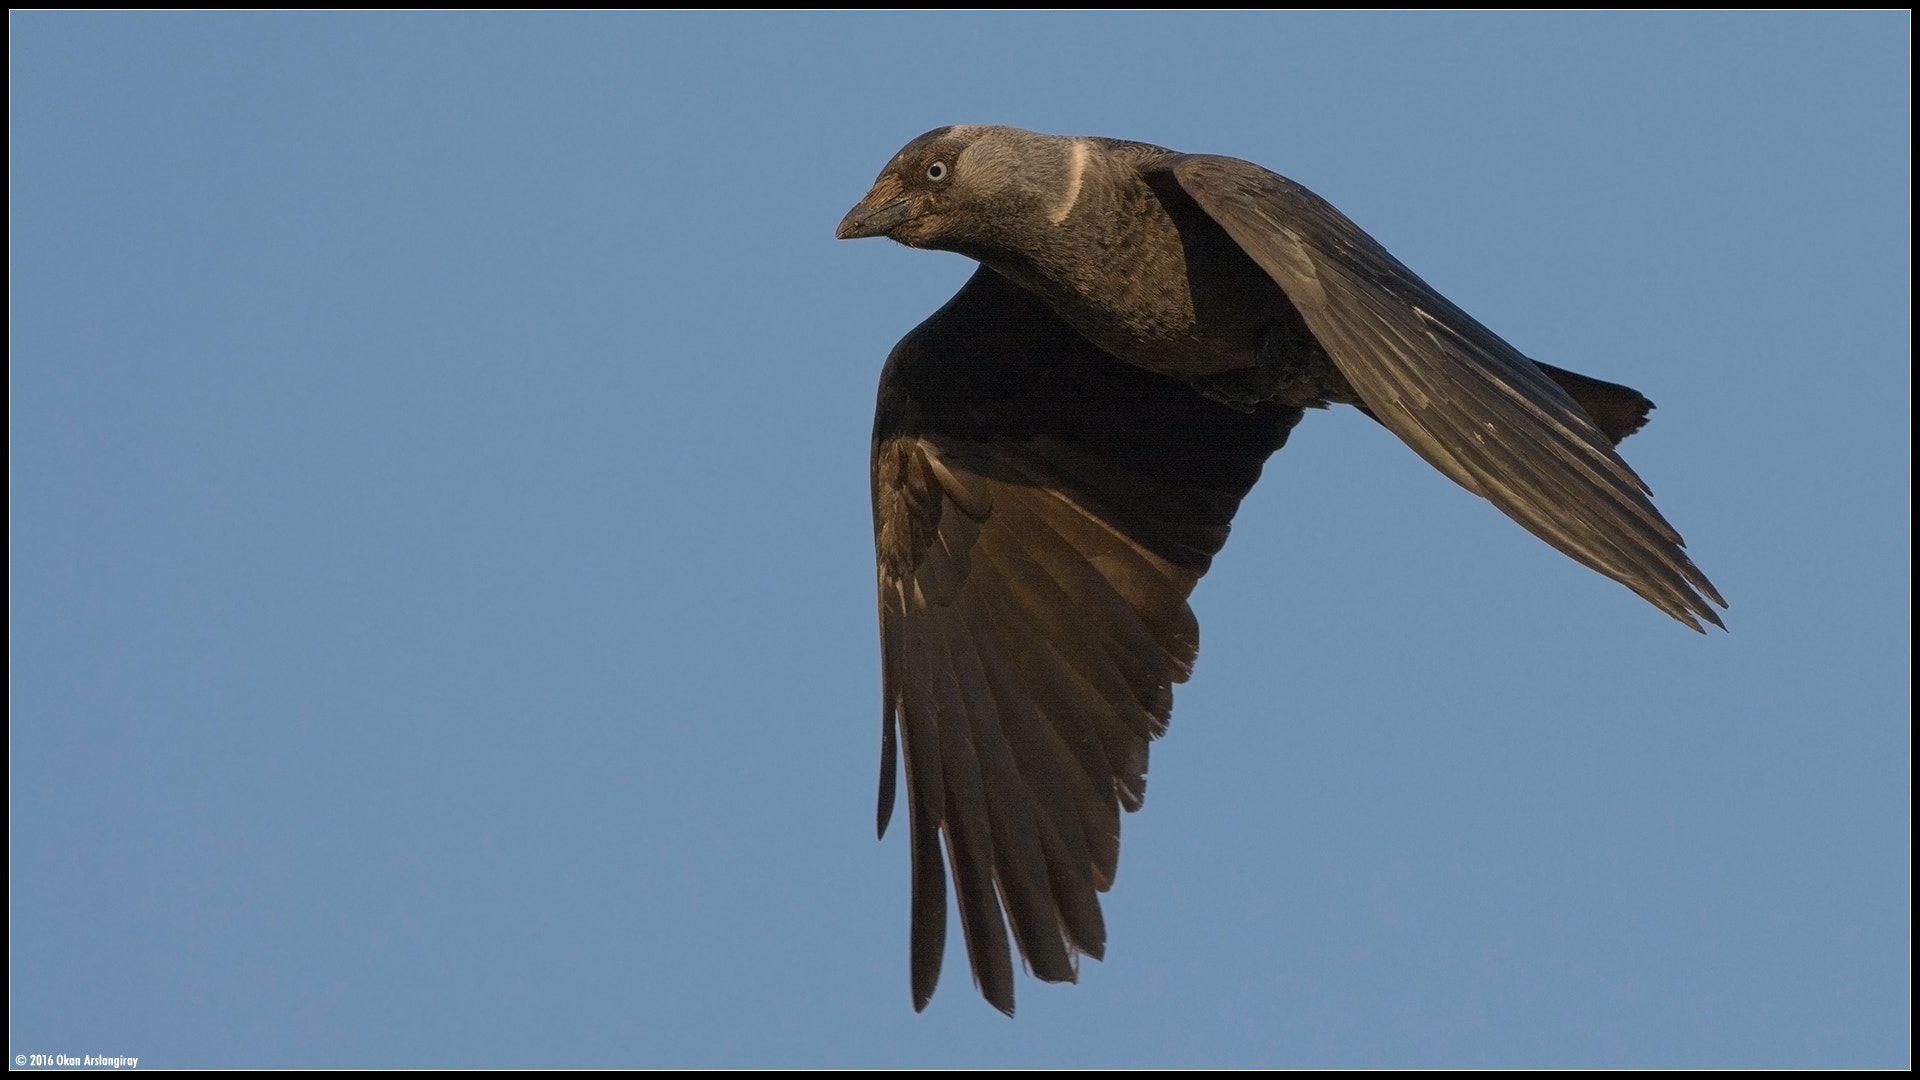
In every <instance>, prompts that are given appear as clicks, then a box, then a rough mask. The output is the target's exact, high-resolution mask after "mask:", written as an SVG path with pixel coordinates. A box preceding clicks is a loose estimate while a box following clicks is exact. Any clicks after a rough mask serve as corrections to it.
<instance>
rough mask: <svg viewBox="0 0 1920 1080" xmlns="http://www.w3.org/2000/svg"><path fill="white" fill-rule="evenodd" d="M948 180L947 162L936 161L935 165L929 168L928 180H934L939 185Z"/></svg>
mask: <svg viewBox="0 0 1920 1080" xmlns="http://www.w3.org/2000/svg"><path fill="white" fill-rule="evenodd" d="M946 178H947V163H946V162H944V161H936V162H934V163H933V164H931V165H929V166H927V179H929V180H932V181H933V182H934V183H936V184H937V183H939V182H940V181H942V180H945V179H946Z"/></svg>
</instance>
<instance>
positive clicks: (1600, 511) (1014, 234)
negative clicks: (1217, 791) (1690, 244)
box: [837, 126, 1726, 1015]
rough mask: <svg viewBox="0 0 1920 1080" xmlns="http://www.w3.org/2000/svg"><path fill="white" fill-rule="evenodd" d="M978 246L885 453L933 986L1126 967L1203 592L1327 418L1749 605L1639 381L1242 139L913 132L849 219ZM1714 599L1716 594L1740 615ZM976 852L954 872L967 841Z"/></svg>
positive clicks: (918, 998)
mask: <svg viewBox="0 0 1920 1080" xmlns="http://www.w3.org/2000/svg"><path fill="white" fill-rule="evenodd" d="M837 235H838V236H839V238H841V239H843V240H844V239H854V238H859V237H873V236H886V237H891V238H892V239H894V240H897V241H899V242H900V243H902V244H906V245H908V246H910V247H918V248H932V249H936V250H941V251H953V252H958V253H959V254H961V255H965V256H967V257H969V258H971V259H974V260H976V261H978V262H979V263H980V268H979V269H978V270H977V271H975V273H974V275H973V277H972V278H971V279H969V280H968V281H967V283H966V285H964V286H963V287H962V288H961V289H960V291H959V293H957V294H956V295H955V296H954V297H953V299H951V300H949V301H948V302H947V303H946V305H945V306H944V307H942V308H941V309H940V310H939V311H936V312H935V313H934V314H933V315H932V316H931V317H930V318H928V319H927V320H926V321H925V322H923V323H921V324H920V325H919V326H918V327H916V328H914V330H913V331H912V332H911V333H909V334H907V336H906V337H904V338H902V339H901V341H900V343H899V344H898V345H896V346H894V349H893V352H892V353H891V354H890V355H889V356H888V357H887V362H886V366H885V368H884V370H883V371H882V373H881V376H880V394H879V405H878V409H877V412H876V415H875V417H874V429H873V447H872V469H873V474H872V484H873V489H872V493H873V524H874V549H875V554H876V556H877V561H878V578H879V593H880V643H881V672H882V694H883V698H882V702H883V704H882V716H881V763H880V798H879V814H878V825H879V831H880V834H881V835H882V836H884V835H885V833H886V829H887V823H888V821H889V820H890V818H891V817H892V812H893V804H894V796H895V773H896V759H897V756H898V754H900V753H902V752H904V754H905V757H906V780H907V816H908V822H909V832H910V833H911V837H910V847H911V852H912V855H911V858H912V897H913V904H912V923H911V932H910V937H911V945H910V950H911V960H910V966H911V981H912V990H913V1003H914V1008H915V1009H916V1010H919V1009H924V1008H925V1007H926V1004H927V1001H928V1000H929V998H931V997H932V995H933V991H934V986H935V984H936V983H937V982H938V980H939V977H940V963H941V957H942V953H943V952H944V949H945V943H946V927H947V884H946V874H947V871H948V870H949V869H950V870H951V871H952V874H953V884H954V896H955V901H956V903H957V905H958V907H959V909H960V922H961V928H962V931H963V932H964V934H965V935H966V944H967V954H968V957H969V959H970V961H971V963H972V967H973V974H974V979H975V981H976V982H977V984H978V985H979V988H980V992H981V993H982V994H983V995H984V996H985V997H986V999H987V1000H988V1001H989V1002H990V1003H992V1004H993V1005H994V1006H995V1007H996V1008H998V1009H1000V1010H1001V1011H1002V1012H1005V1013H1007V1014H1009V1015H1011V1014H1012V1013H1013V1007H1014V993H1013V961H1012V954H1011V952H1010V951H1009V948H1008V936H1007V930H1008V928H1009V927H1011V930H1012V938H1013V942H1014V944H1015V946H1017V947H1018V949H1019V951H1020V955H1021V957H1022V958H1023V959H1024V960H1025V962H1026V966H1027V968H1028V970H1029V971H1031V972H1032V974H1033V975H1035V976H1036V977H1038V978H1040V979H1042V980H1045V981H1048V982H1071V981H1073V980H1074V979H1075V978H1076V976H1077V973H1078V957H1079V955H1080V954H1082V953H1084V954H1086V955H1088V956H1092V957H1094V958H1095V959H1099V958H1100V957H1101V956H1102V955H1103V954H1104V952H1105V949H1106V927H1105V924H1104V922H1103V920H1102V917H1101V912H1100V903H1099V895H1098V894H1099V893H1101V892H1103V891H1105V890H1106V889H1107V888H1109V887H1110V886H1111V885H1112V884H1113V879H1114V872H1115V868H1116V866H1117V864H1118V860H1119V850H1120V811H1121V809H1122V808H1124V809H1126V810H1129V811H1132V810H1137V809H1139V808H1140V804H1141V800H1142V798H1143V796H1144V795H1145V792H1146V774H1147V744H1148V743H1149V742H1150V741H1152V740H1153V739H1154V738H1156V737H1158V736H1159V735H1161V734H1163V733H1164V732H1165V731H1166V729H1167V722H1168V718H1169V716H1170V715H1171V712H1172V706H1173V692H1172V687H1173V684H1174V683H1177V682H1183V681H1185V679H1186V678H1187V676H1188V674H1189V673H1190V672H1191V671H1192V667H1193V660H1194V656H1195V654H1196V652H1197V650H1198V647H1199V626H1198V623H1197V622H1196V621H1195V619H1194V616H1193V612H1192V610H1191V609H1190V608H1189V607H1188V605H1187V596H1188V594H1189V593H1190V592H1192V590H1193V587H1194V585H1195V583H1197V582H1198V581H1199V580H1200V577H1201V575H1203V574H1205V573H1206V572H1207V567H1208V565H1209V563H1210V562H1211V560H1212V558H1213V556H1214V555H1215V554H1216V553H1218V552H1219V550H1220V548H1221V546H1222V545H1223V544H1224V543H1225V542H1226V539H1227V529H1228V525H1229V523H1230V522H1231V521H1232V520H1233V514H1234V511H1235V510H1236V509H1237V508H1238V507H1239V504H1240V500H1241V499H1242V498H1243V497H1245V495H1246V493H1247V492H1248V490H1249V489H1251V488H1252V487H1253V484H1254V481H1255V480H1257V479H1258V478H1259V476H1260V470H1261V467H1262V465H1263V464H1264V463H1265V461H1266V459H1267V457H1268V455H1270V454H1272V453H1273V452H1274V451H1275V450H1278V449H1279V448H1280V447H1281V446H1282V445H1283V444H1284V443H1285V442H1286V440H1287V435H1288V433H1289V432H1290V431H1292V430H1293V426H1294V425H1295V424H1297V423H1299V421H1300V419H1301V417H1302V415H1304V410H1306V409H1309V408H1325V407H1327V406H1330V405H1336V404H1338V405H1351V406H1353V407H1355V408H1357V409H1359V410H1361V411H1362V412H1364V413H1366V414H1367V415H1368V416H1370V417H1372V418H1373V419H1374V420H1376V421H1378V422H1379V423H1380V424H1381V425H1383V426H1384V427H1386V429H1387V430H1388V431H1391V432H1392V433H1393V434H1395V435H1397V436H1399V437H1400V439H1401V440H1402V441H1404V442H1405V443H1406V444H1407V445H1408V446H1410V447H1412V448H1413V450H1414V451H1415V452H1416V453H1418V454H1419V455H1420V456H1421V457H1423V458H1425V459H1426V460H1427V462H1428V463H1429V464H1431V465H1432V466H1433V467H1434V468H1436V469H1438V470H1440V471H1441V472H1442V473H1445V474H1446V475H1447V476H1448V477H1450V478H1452V479H1453V480H1454V481H1455V482H1456V483H1458V484H1459V485H1460V486H1462V487H1464V488H1466V489H1467V490H1468V491H1471V492H1473V493H1474V494H1476V495H1480V496H1482V497H1484V498H1486V499H1487V500H1488V501H1489V502H1491V503H1493V505H1494V506H1496V507H1498V508H1499V509H1500V511H1501V512H1502V513H1504V514H1506V515H1507V516H1508V517H1511V518H1512V519H1513V520H1515V521H1517V522H1519V523H1520V525H1521V526H1523V527H1524V528H1526V529H1527V530H1528V531H1529V532H1531V533H1533V534H1534V535H1535V536H1538V537H1539V538H1540V539H1542V540H1545V541H1546V542H1547V543H1549V544H1551V545H1553V546H1554V547H1555V548H1558V549H1559V550H1560V551H1562V552H1564V553H1566V554H1567V555H1569V556H1571V557H1572V558H1574V559H1576V560H1578V561H1579V562H1581V563H1583V564H1585V565H1586V566H1589V567H1591V568H1593V569H1594V570H1597V571H1599V572H1600V573H1602V574H1605V575H1607V576H1608V577H1610V578H1613V579H1614V580H1615V581H1618V582H1620V583H1621V584H1622V585H1625V586H1626V587H1627V588H1629V589H1632V590H1633V591H1634V592H1636V593H1638V594H1640V596H1642V597H1644V598H1645V599H1646V600H1647V601H1648V602H1650V603H1652V604H1653V605H1654V606H1655V607H1657V608H1659V609H1660V610H1662V611H1664V612H1666V613H1667V614H1669V615H1671V616H1673V617H1674V618H1675V619H1678V620H1679V621H1681V622H1683V623H1685V624H1686V625H1688V626H1690V627H1692V628H1693V629H1695V630H1700V629H1701V628H1702V627H1701V624H1702V622H1708V623H1712V624H1714V625H1716V626H1723V624H1722V623H1721V621H1720V618H1719V616H1718V615H1717V614H1716V613H1715V612H1714V610H1713V606H1712V605H1718V606H1720V607H1722V608H1724V607H1726V601H1725V600H1723V599H1722V598H1721V596H1720V594H1719V592H1717V591H1716V590H1715V589H1714V587H1713V585H1712V584H1711V583H1710V582H1708V580H1707V578H1706V576H1705V575H1704V574H1702V573H1701V572H1700V571H1699V570H1698V569H1697V568H1696V567H1695V566H1694V565H1693V563H1692V561H1691V560H1689V559H1688V557H1687V554H1686V551H1685V548H1684V544H1683V542H1682V541H1681V539H1680V534H1679V533H1677V532H1675V531H1674V529H1673V527H1672V526H1670V525H1668V524H1667V522H1666V519H1664V518H1662V517H1661V516H1660V512H1659V511H1658V510H1656V509H1654V506H1653V503H1652V501H1651V500H1650V499H1649V493H1648V489H1647V486H1646V485H1645V484H1644V483H1642V482H1641V480H1640V478H1639V477H1638V476H1636V475H1634V472H1633V470H1632V469H1630V468H1628V467H1627V464H1626V462H1624V461H1622V460H1621V459H1620V456H1619V455H1618V454H1616V453H1615V452H1614V449H1613V448H1614V445H1615V444H1616V443H1618V442H1619V441H1620V440H1621V439H1624V438H1625V437H1627V436H1628V435H1630V434H1632V433H1633V432H1634V431H1636V430H1638V429H1639V428H1640V427H1641V426H1642V425H1643V424H1645V423H1646V418H1647V413H1648V411H1649V410H1651V409H1652V408H1653V403H1652V402H1650V401H1648V400H1647V399H1646V398H1645V397H1643V396H1642V395H1641V394H1640V393H1639V392H1638V391H1635V390H1632V389H1629V388H1628V387H1625V386H1620V385H1617V384H1614V383H1609V382H1603V381H1601V380H1598V379H1592V378H1588V377H1586V376H1584V375H1577V374H1574V373H1573V372H1570V371H1562V370H1560V369H1559V368H1555V367H1550V366H1548V365H1546V364H1541V363H1537V362H1535V361H1533V360H1530V359H1528V358H1527V357H1526V356H1524V355H1522V354H1521V353H1520V351H1519V350H1517V349H1515V348H1514V347H1513V346H1511V345H1509V344H1507V343H1506V342H1505V341H1503V340H1501V339H1500V337H1499V336H1497V335H1496V334H1494V333H1493V332H1492V331H1491V330H1488V329H1487V328H1486V327H1484V326H1482V325H1480V323H1478V322H1477V321H1475V320H1474V319H1473V317H1472V316H1470V315H1468V314H1467V313H1466V312H1464V311H1462V310H1460V309H1459V308H1458V307H1455V306H1454V305H1453V304H1452V303H1451V302H1449V301H1448V300H1447V299H1446V298H1445V297H1443V296H1441V295H1440V294H1439V293H1438V292H1436V291H1435V290H1434V289H1433V287H1432V286H1430V285H1428V284H1427V283H1426V282H1424V281H1422V280H1421V279H1420V278H1419V277H1418V276H1417V275H1415V274H1414V273H1413V271H1411V270H1409V269H1407V268H1406V267H1405V266H1403V265H1401V263H1400V261H1399V260H1397V259H1395V258H1394V257H1393V256H1392V255H1390V254H1388V253H1387V250H1386V249H1385V248H1383V247H1382V246H1381V245H1380V244H1379V242H1377V241H1375V240H1374V239H1373V238H1372V237H1371V236H1368V235H1367V234H1366V233H1364V232H1362V231H1361V230H1360V227H1359V226H1357V225H1355V224H1354V223H1353V222H1352V221H1350V220H1348V219H1347V217H1346V216H1345V215H1343V214H1341V213H1340V211H1338V210H1336V209H1334V208H1333V206H1332V205H1330V204H1329V203H1327V202H1326V201H1325V200H1324V199H1321V198H1320V197H1319V196H1317V195H1315V194H1314V193H1313V192H1311V191H1308V190H1307V189H1306V188H1304V187H1301V186H1300V185H1299V184H1296V183H1294V182H1293V181H1291V180H1289V179H1287V178H1286V177H1284V176H1279V175H1277V174H1275V173H1272V172H1269V171H1267V170H1266V169H1263V168H1261V167H1259V166H1257V165H1253V164H1250V163H1248V162H1245V161H1240V160H1237V159H1234V158H1228V157H1216V156H1210V155H1204V154H1180V153H1175V152H1173V151H1170V150H1166V149H1163V148H1161V147H1158V146H1150V145H1147V144H1145V143H1137V142H1126V141H1121V140H1117V139H1102V138H1090V137H1061V136H1052V135H1042V134H1037V133H1035V132H1031V131H1023V130H1020V129H1018V128H1010V127H988V126H955V127H944V128H938V129H936V130H934V131H930V132H927V133H926V134H925V135H922V136H920V137H919V138H917V139H914V140H913V141H912V142H910V143H908V144H907V145H906V146H905V147H904V148H902V149H901V150H900V152H899V153H897V154H895V155H894V157H893V160H891V161H889V162H888V163H887V166H886V168H884V169H882V170H881V172H880V176H879V178H878V179H877V180H876V181H874V184H873V188H872V190H871V191H869V192H868V193H867V195H866V197H865V198H864V199H862V200H861V201H860V202H859V204H858V205H856V206H855V207H854V208H853V210H852V211H851V212H849V213H848V214H847V216H846V218H845V219H844V220H842V221H841V222H840V227H839V229H838V230H837ZM1709 601H1711V604H1710V603H1709ZM943 847H944V848H945V851H944V861H943V852H942V848H943Z"/></svg>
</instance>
